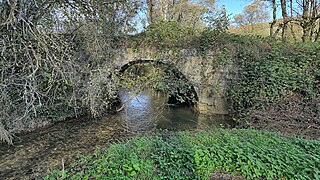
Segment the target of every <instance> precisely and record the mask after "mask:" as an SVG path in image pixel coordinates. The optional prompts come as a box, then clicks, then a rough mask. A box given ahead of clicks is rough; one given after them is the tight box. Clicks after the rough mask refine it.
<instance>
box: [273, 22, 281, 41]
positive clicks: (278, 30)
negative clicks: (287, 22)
mask: <svg viewBox="0 0 320 180" xmlns="http://www.w3.org/2000/svg"><path fill="white" fill-rule="evenodd" d="M282 26H283V24H279V26H278V28H277V30H276V32H274V34H273V35H272V37H274V38H276V37H277V36H278V33H279V32H280V29H282Z"/></svg>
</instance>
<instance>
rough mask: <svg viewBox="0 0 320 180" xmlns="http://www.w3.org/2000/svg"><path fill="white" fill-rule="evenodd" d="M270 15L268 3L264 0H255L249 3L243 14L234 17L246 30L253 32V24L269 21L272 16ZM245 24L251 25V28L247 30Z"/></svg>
mask: <svg viewBox="0 0 320 180" xmlns="http://www.w3.org/2000/svg"><path fill="white" fill-rule="evenodd" d="M269 16H270V15H269V11H268V10H267V4H266V3H265V2H263V1H260V0H255V1H254V2H252V3H251V4H249V5H247V6H246V7H245V8H244V10H243V12H242V13H241V14H236V15H234V16H233V18H234V21H235V23H236V24H237V25H238V26H241V27H242V28H244V30H246V31H248V32H251V33H252V32H253V30H254V29H253V25H254V24H256V23H259V22H265V21H267V20H268V19H269V18H270V17H269ZM245 25H249V26H250V29H249V30H247V29H246V28H245Z"/></svg>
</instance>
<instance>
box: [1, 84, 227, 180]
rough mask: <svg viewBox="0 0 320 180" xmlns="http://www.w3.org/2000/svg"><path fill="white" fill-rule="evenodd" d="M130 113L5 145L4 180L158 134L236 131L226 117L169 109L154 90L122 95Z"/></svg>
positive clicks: (72, 123)
mask: <svg viewBox="0 0 320 180" xmlns="http://www.w3.org/2000/svg"><path fill="white" fill-rule="evenodd" d="M120 98H121V101H122V103H123V104H126V106H125V108H123V110H122V111H121V112H119V113H117V114H112V115H108V116H106V117H103V118H101V119H99V120H96V119H90V118H88V117H82V118H79V119H70V120H67V121H64V122H59V123H56V124H54V125H51V126H48V127H45V128H40V129H38V130H36V131H33V132H30V133H23V134H19V135H17V136H18V137H17V138H16V139H15V141H14V145H13V146H12V145H7V144H4V143H2V144H0V179H7V178H11V179H17V178H22V177H26V178H29V179H31V178H38V177H41V176H42V175H44V174H46V173H47V172H48V171H50V170H52V169H53V168H61V167H62V166H63V164H68V163H69V162H71V161H73V160H75V159H76V158H77V155H85V154H88V153H89V152H92V151H93V150H94V149H95V147H96V146H106V145H108V144H110V143H113V142H118V141H121V140H123V139H125V138H126V137H128V136H131V135H134V134H137V133H139V134H141V133H145V132H150V131H153V130H156V129H168V130H172V131H179V130H194V129H210V128H215V127H220V126H224V127H227V126H230V125H233V122H232V121H231V119H230V118H228V117H227V116H225V115H214V116H210V117H208V116H201V115H200V116H199V115H198V114H197V113H196V112H194V111H193V110H192V108H188V107H169V106H168V105H167V99H168V96H167V95H165V94H162V93H158V92H154V91H149V90H147V91H143V92H140V93H139V94H138V95H133V94H132V93H130V92H128V91H121V92H120Z"/></svg>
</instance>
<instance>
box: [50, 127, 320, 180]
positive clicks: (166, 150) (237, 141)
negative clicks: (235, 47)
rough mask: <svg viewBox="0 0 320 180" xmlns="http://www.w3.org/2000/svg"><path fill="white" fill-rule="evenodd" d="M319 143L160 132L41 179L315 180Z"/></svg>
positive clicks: (250, 133) (253, 134) (262, 135)
mask: <svg viewBox="0 0 320 180" xmlns="http://www.w3.org/2000/svg"><path fill="white" fill-rule="evenodd" d="M319 164H320V142H319V141H312V140H304V139H290V138H285V137H282V136H280V135H278V134H274V133H269V132H261V131H255V130H239V129H238V130H236V129H234V130H223V129H217V130H214V131H209V132H206V131H201V132H198V133H195V134H192V133H190V132H180V133H177V134H175V135H172V134H171V135H170V132H168V131H163V132H161V133H158V134H156V135H155V136H153V137H150V136H143V137H139V138H134V139H132V140H130V141H128V142H126V143H120V144H113V145H111V146H110V147H109V148H108V149H106V150H103V149H101V148H97V149H96V151H95V153H94V155H92V156H84V157H82V158H81V159H80V160H79V161H77V162H75V163H73V164H71V165H70V166H69V167H67V169H65V170H60V171H53V172H52V173H51V174H50V175H48V176H46V177H45V179H56V178H58V179H88V178H94V179H96V178H97V179H101V178H102V179H103V178H106V177H108V178H110V179H132V178H135V179H209V177H210V176H211V174H212V173H213V172H215V171H218V170H223V171H225V172H229V173H231V174H233V175H236V174H241V176H243V177H245V178H247V179H257V178H266V179H319V178H320V175H319V174H320V169H319V168H320V167H319Z"/></svg>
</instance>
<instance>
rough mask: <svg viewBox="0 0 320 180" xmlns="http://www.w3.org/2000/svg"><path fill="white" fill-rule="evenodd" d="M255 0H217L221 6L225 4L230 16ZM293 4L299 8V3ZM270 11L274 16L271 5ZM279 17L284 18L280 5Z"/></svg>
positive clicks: (278, 8)
mask: <svg viewBox="0 0 320 180" xmlns="http://www.w3.org/2000/svg"><path fill="white" fill-rule="evenodd" d="M252 2H253V0H217V4H218V5H219V6H222V5H225V7H226V9H227V13H228V14H231V16H230V17H233V16H234V15H235V14H239V13H242V10H243V9H244V7H245V6H247V5H248V4H250V3H252ZM293 6H294V7H295V8H297V4H296V3H295V2H293ZM268 10H269V12H270V17H272V9H271V7H270V8H269V9H268ZM277 18H282V14H281V8H280V5H278V7H277Z"/></svg>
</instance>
